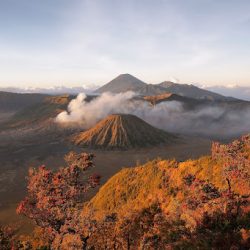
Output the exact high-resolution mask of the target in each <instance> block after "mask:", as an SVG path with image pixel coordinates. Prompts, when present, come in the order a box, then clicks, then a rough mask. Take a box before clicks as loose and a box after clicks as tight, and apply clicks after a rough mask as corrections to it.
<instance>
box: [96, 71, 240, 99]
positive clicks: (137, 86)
mask: <svg viewBox="0 0 250 250" xmlns="http://www.w3.org/2000/svg"><path fill="white" fill-rule="evenodd" d="M126 91H134V92H136V93H137V94H139V95H143V96H145V95H159V94H165V93H172V94H177V95H180V96H184V97H189V98H194V99H201V100H210V101H224V100H235V99H236V98H233V97H226V96H223V95H220V94H217V93H215V92H212V91H209V90H205V89H202V88H199V87H197V86H194V85H192V84H179V83H174V82H171V81H163V82H161V83H159V84H147V83H145V82H143V81H141V80H139V79H138V78H136V77H134V76H132V75H130V74H121V75H119V76H118V77H116V78H114V79H113V80H112V81H110V82H108V83H107V84H105V85H103V86H102V87H100V88H98V89H97V90H96V91H95V93H99V94H101V93H104V92H112V93H121V92H126Z"/></svg>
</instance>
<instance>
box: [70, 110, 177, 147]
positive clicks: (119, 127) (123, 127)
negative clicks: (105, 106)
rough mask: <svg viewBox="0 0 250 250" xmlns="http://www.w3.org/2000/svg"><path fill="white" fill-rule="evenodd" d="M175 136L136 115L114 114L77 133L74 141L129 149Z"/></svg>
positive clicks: (164, 140)
mask: <svg viewBox="0 0 250 250" xmlns="http://www.w3.org/2000/svg"><path fill="white" fill-rule="evenodd" d="M174 138H175V136H173V135H171V134H169V133H167V132H165V131H163V130H160V129H157V128H154V127H152V126H151V125H149V124H148V123H146V122H144V121H143V120H141V119H140V118H138V117H136V116H134V115H129V114H114V115H109V116H108V117H106V118H105V119H103V120H102V121H100V122H99V123H98V124H96V125H95V126H94V127H93V128H91V129H89V130H87V131H85V132H82V133H80V134H78V135H76V136H75V137H74V139H73V141H74V143H75V144H77V145H81V146H85V147H90V148H107V149H129V148H141V147H148V146H154V145H158V144H162V143H169V142H171V141H172V140H173V139H174Z"/></svg>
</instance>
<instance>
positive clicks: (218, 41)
mask: <svg viewBox="0 0 250 250" xmlns="http://www.w3.org/2000/svg"><path fill="white" fill-rule="evenodd" d="M249 69H250V1H249V0H126V1H122V0H0V87H5V86H15V87H28V86H33V87H50V86H54V85H66V86H78V85H86V86H91V85H92V84H94V85H102V84H104V83H106V82H108V81H110V80H111V79H113V78H114V77H116V76H117V75H119V74H122V73H130V74H132V75H134V76H136V77H138V78H140V79H141V80H143V81H145V82H147V83H160V82H162V81H164V80H173V79H175V80H176V81H179V82H182V83H193V84H195V83H200V84H201V83H202V84H204V85H206V86H207V85H208V86H213V85H224V86H227V85H228V86H231V85H232V84H236V85H242V86H249V85H250V71H249Z"/></svg>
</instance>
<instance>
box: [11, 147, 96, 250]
mask: <svg viewBox="0 0 250 250" xmlns="http://www.w3.org/2000/svg"><path fill="white" fill-rule="evenodd" d="M93 157H94V155H93V154H87V153H80V154H76V153H74V152H70V153H69V154H67V155H66V156H65V161H66V162H67V166H66V167H62V168H60V169H59V170H57V171H54V172H53V171H52V170H49V169H47V168H46V167H45V166H41V167H39V168H38V169H34V168H32V169H30V170H29V176H28V195H27V196H26V197H25V198H24V200H23V201H21V202H20V204H19V205H18V207H17V209H16V211H17V213H18V214H23V215H25V216H27V217H28V218H30V219H32V220H34V221H35V223H36V225H37V226H39V227H41V228H43V229H44V231H45V232H46V234H47V235H48V237H49V241H50V242H51V243H52V244H54V248H55V249H56V248H58V249H59V248H60V244H61V243H62V242H64V243H65V241H66V242H70V238H72V240H73V241H74V243H76V241H77V246H79V245H81V247H82V245H84V238H83V237H82V233H81V232H80V228H79V225H80V224H79V220H80V211H81V209H80V208H81V203H82V201H83V198H84V194H85V193H86V192H87V191H88V190H89V189H90V188H93V187H95V186H96V185H98V184H99V180H100V176H99V175H97V174H95V175H91V176H87V175H86V171H87V170H88V169H89V168H92V167H93V161H92V160H93ZM65 244H66V243H65ZM68 249H70V248H68ZM72 249H73V248H72ZM74 249H78V248H77V247H75V248H74ZM80 249H81V248H80Z"/></svg>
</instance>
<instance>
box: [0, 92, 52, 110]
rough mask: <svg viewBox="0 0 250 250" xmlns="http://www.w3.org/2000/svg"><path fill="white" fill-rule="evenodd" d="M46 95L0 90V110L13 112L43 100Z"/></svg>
mask: <svg viewBox="0 0 250 250" xmlns="http://www.w3.org/2000/svg"><path fill="white" fill-rule="evenodd" d="M47 96H48V95H43V94H17V93H10V92H3V91H0V112H13V111H17V110H21V109H23V108H26V107H28V106H31V105H34V104H38V103H41V102H43V101H44V99H45V98H46V97H47Z"/></svg>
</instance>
